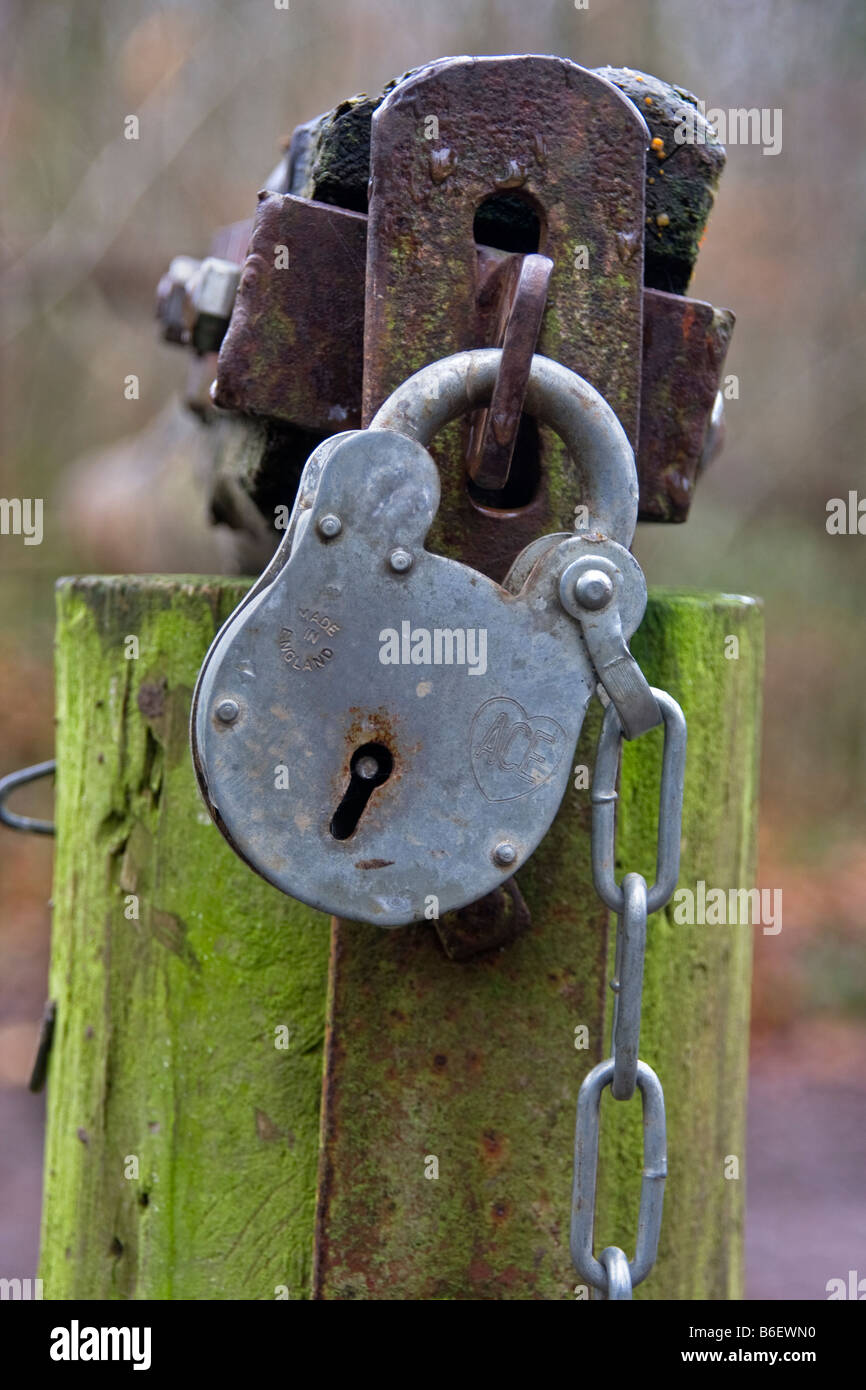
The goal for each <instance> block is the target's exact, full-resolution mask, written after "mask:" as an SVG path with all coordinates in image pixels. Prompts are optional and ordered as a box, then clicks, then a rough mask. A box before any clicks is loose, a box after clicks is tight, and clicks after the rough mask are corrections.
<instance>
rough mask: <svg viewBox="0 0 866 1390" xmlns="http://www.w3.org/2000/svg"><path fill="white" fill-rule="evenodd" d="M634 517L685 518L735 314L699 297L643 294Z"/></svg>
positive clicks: (659, 292)
mask: <svg viewBox="0 0 866 1390" xmlns="http://www.w3.org/2000/svg"><path fill="white" fill-rule="evenodd" d="M644 309H645V315H644V334H643V396H642V402H641V417H640V443H639V448H638V456H637V465H638V477H639V481H640V516H641V517H642V518H644V519H648V520H653V521H685V519H686V517H687V516H688V512H689V506H690V505H691V500H692V496H693V494H694V485H695V477H696V474H697V471H698V466H699V463H700V458H701V451H702V449H703V443H704V438H705V435H706V432H707V425H708V424H709V419H710V415H711V413H712V409H713V401H714V400H715V397H716V392H717V391H718V389H719V385H720V382H721V376H722V370H723V368H724V365H725V356H726V354H727V351H728V344H729V343H730V341H731V334H732V333H733V331H734V315H733V314H732V313H731V311H730V310H729V309H714V308H713V306H712V305H711V304H705V303H703V302H702V301H701V300H699V299H683V298H681V297H680V296H679V295H675V294H665V292H664V291H663V290H645V291H644Z"/></svg>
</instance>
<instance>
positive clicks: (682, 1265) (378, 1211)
mask: <svg viewBox="0 0 866 1390" xmlns="http://www.w3.org/2000/svg"><path fill="white" fill-rule="evenodd" d="M729 637H736V638H737V640H738V643H739V654H738V659H736V660H732V659H729V658H728V656H727V655H726V650H733V648H732V647H731V646H730V644H729V645H728V648H727V649H726V638H729ZM634 648H635V653H636V655H637V656H638V658H639V660H640V661H641V662H642V664H643V666H644V669H645V670H646V672H647V674H648V675H649V677H650V679H651V680H652V681H654V683H656V684H657V685H660V686H664V687H665V688H667V689H668V690H670V692H671V693H672V694H673V695H674V696H675V697H676V698H678V699H679V700H680V701H681V702H682V704H683V706H684V709H685V711H686V714H687V718H688V721H689V729H690V742H689V754H688V764H687V784H686V802H685V813H684V820H683V826H684V836H683V860H682V863H683V868H682V875H681V883H683V884H688V883H689V882H692V881H694V880H695V879H696V878H697V877H704V879H705V881H706V882H708V883H712V884H719V885H724V886H726V887H727V886H729V885H739V884H742V885H744V886H750V884H751V881H752V880H751V874H752V872H753V846H754V830H755V822H754V814H755V779H756V756H757V729H758V720H759V709H760V672H761V659H762V625H761V613H760V609H759V608H758V606H757V605H755V604H754V603H753V602H751V601H749V600H743V599H737V598H727V597H725V596H717V595H706V596H704V595H689V594H673V593H671V594H668V593H659V594H658V595H653V596H652V597H651V599H650V604H649V608H648V612H647V617H646V619H645V622H644V625H643V627H642V628H641V630H640V633H639V636H638V637H637V638H636V639H635V643H634ZM598 722H599V721H598V709H597V707H596V708H594V709H593V711H592V712H591V716H590V718H589V720H588V721H587V726H586V727H585V729H584V732H583V734H582V736H581V741H580V743H579V745H578V751H577V755H576V764H577V766H578V767H580V766H584V765H588V764H589V763H590V762H591V759H592V752H593V748H594V744H595V739H596V736H597V731H598ZM659 741H660V735H659V734H656V733H653V734H651V735H648V736H647V737H646V738H645V739H642V740H639V741H638V742H637V743H636V744H634V745H632V746H630V747H629V748H628V749H627V751H626V754H625V771H624V777H623V785H622V802H621V814H620V824H619V838H618V869H619V871H620V872H621V873H624V872H626V870H628V869H638V870H640V871H643V872H644V873H645V874H647V876H648V877H651V876H652V871H653V867H654V860H655V845H656V838H655V837H656V806H657V789H658V759H659V752H660V748H659ZM577 780H578V781H579V782H581V783H582V784H586V780H587V779H586V778H578V779H577ZM589 807H590V802H589V790H588V786H586V785H582V786H581V788H580V789H576V790H570V791H569V792H568V793H567V794H566V797H565V799H564V802H563V805H562V808H561V810H560V812H559V815H558V817H557V819H556V821H555V823H554V826H553V828H552V829H551V831H550V833H549V834H548V836H547V837H546V838H545V839H544V840H543V841H542V844H541V845H540V847H539V849H538V850H537V851H536V853H535V854H534V855H533V857H532V859H531V860H530V861H529V863H528V864H527V866H526V867H525V869H523V870H522V871H521V872H520V874H519V875H518V881H519V884H520V888H521V891H522V892H523V895H524V897H525V899H526V901H527V903H528V904H529V907H530V910H531V912H532V919H533V920H532V926H531V928H530V930H529V931H528V932H527V933H526V934H525V935H523V936H522V937H521V938H520V940H519V941H517V942H516V943H514V944H513V945H511V946H509V947H507V948H506V949H505V950H501V951H496V952H493V953H491V954H489V955H487V956H484V957H476V958H475V959H474V960H471V961H466V962H463V963H456V962H453V961H449V960H447V959H446V958H445V957H444V956H443V955H442V952H441V951H440V949H439V948H438V945H437V942H436V939H435V937H434V935H433V933H432V932H431V931H430V930H429V928H428V927H426V926H418V927H412V928H408V929H405V930H403V931H396V932H387V933H386V932H381V931H377V929H376V928H374V927H367V926H363V925H359V924H351V925H350V924H341V925H340V926H339V927H338V928H337V930H336V933H335V938H334V942H335V952H336V956H335V962H334V969H333V971H332V977H331V979H332V997H331V1000H330V1005H329V1020H328V1045H327V1061H326V1083H325V1084H326V1096H325V1106H324V1113H323V1152H322V1168H321V1176H320V1188H319V1211H318V1218H317V1259H316V1272H315V1296H316V1297H319V1298H326V1299H346V1298H376V1299H445V1300H448V1299H454V1298H476V1299H484V1300H487V1299H518V1300H521V1299H554V1300H559V1299H570V1298H573V1297H575V1290H576V1289H577V1291H578V1296H580V1293H581V1289H580V1286H579V1283H578V1280H577V1276H576V1275H575V1274H574V1271H573V1268H572V1265H571V1259H570V1255H569V1249H568V1234H569V1210H570V1195H571V1176H572V1154H573V1133H574V1114H575V1103H576V1098H577V1092H578V1089H579V1087H580V1083H581V1081H582V1080H583V1078H584V1076H585V1075H586V1073H587V1072H588V1071H589V1069H590V1068H591V1067H592V1066H593V1065H594V1064H595V1063H596V1062H597V1061H599V1060H600V1059H601V1058H602V1057H604V1056H607V1055H608V1052H609V1034H610V1024H609V1020H605V1018H604V1014H605V1009H606V1005H607V996H608V990H607V980H608V978H609V973H610V969H611V966H612V960H609V959H608V957H609V951H610V949H612V945H611V944H610V943H609V937H608V926H609V922H608V914H607V912H606V910H605V909H604V908H603V907H601V905H600V904H599V901H598V898H597V896H596V894H595V892H594V889H593V886H592V881H591V874H590V871H589V825H590V816H589ZM663 919H664V914H657V915H656V917H655V918H653V919H652V921H651V924H650V943H649V951H648V957H647V967H646V989H645V995H646V998H645V1005H644V1020H643V1033H642V1049H641V1050H642V1054H643V1055H644V1056H645V1057H646V1059H647V1060H648V1061H650V1062H651V1063H652V1064H653V1065H655V1066H656V1067H657V1068H658V1070H659V1071H660V1073H661V1076H662V1081H663V1084H664V1086H665V1089H666V1094H667V1098H668V1111H669V1117H670V1120H669V1135H670V1141H669V1142H670V1149H671V1179H670V1183H669V1192H668V1198H667V1204H666V1211H665V1221H664V1227H663V1237H662V1245H661V1254H660V1259H659V1264H658V1266H657V1268H656V1270H655V1271H654V1272H653V1274H652V1275H651V1276H650V1278H649V1279H648V1280H647V1282H646V1284H645V1285H642V1286H641V1288H640V1292H639V1296H641V1297H646V1298H650V1299H664V1298H670V1297H704V1298H728V1297H736V1296H738V1295H739V1293H740V1291H741V1263H742V1189H743V1171H744V1169H743V1128H744V1110H745V1068H746V1059H747V1054H748V1026H747V1021H748V1011H749V981H750V961H751V937H750V929H746V930H742V929H737V931H736V933H727V932H723V933H719V929H714V928H707V927H694V928H680V927H672V928H670V930H667V931H666V930H664V920H663ZM660 920H661V921H662V929H660V928H659V921H660ZM714 933H716V934H715V935H714ZM350 934H351V935H350ZM358 936H360V938H361V945H362V949H358V941H357V937H358ZM611 936H612V933H611ZM347 942H350V943H351V947H352V949H347ZM580 1029H585V1030H586V1033H585V1034H584V1035H583V1036H581V1033H580V1032H579V1031H576V1030H580ZM576 1043H581V1044H583V1043H585V1046H576V1045H575V1044H576ZM614 1109H615V1110H617V1112H618V1113H617V1114H615V1115H611V1111H612V1110H614ZM603 1116H604V1118H603V1126H602V1163H601V1169H600V1182H599V1205H598V1221H597V1240H596V1249H601V1248H602V1246H603V1245H604V1244H607V1243H609V1242H610V1241H613V1240H616V1241H618V1242H619V1243H621V1244H622V1245H623V1246H624V1247H625V1248H626V1250H627V1251H628V1252H629V1253H630V1254H632V1253H633V1249H634V1236H635V1232H636V1229H637V1197H638V1194H639V1190H640V1170H641V1157H640V1142H641V1123H640V1102H639V1100H635V1101H634V1103H632V1104H629V1105H619V1106H616V1104H615V1103H613V1102H610V1099H609V1097H606V1098H605V1103H604V1105H603ZM729 1155H735V1156H737V1158H738V1161H739V1164H740V1179H739V1180H731V1179H729V1178H727V1177H726V1176H725V1170H724V1162H723V1160H724V1159H725V1157H727V1156H729ZM583 1292H585V1290H584V1291H583Z"/></svg>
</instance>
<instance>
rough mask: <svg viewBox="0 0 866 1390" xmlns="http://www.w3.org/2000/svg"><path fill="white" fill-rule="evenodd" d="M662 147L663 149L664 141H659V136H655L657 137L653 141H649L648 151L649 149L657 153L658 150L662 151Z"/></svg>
mask: <svg viewBox="0 0 866 1390" xmlns="http://www.w3.org/2000/svg"><path fill="white" fill-rule="evenodd" d="M664 147H665V142H664V140H662V139H661V137H660V136H658V135H657V136H656V137H655V139H653V140H650V149H651V150H655V151H656V153H658V151H659V150H663V149H664Z"/></svg>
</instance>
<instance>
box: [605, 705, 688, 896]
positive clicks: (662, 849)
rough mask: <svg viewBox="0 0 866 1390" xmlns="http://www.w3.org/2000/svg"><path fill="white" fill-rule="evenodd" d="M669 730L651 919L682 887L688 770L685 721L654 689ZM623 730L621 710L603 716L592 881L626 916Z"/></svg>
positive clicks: (612, 708) (610, 709)
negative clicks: (621, 882) (621, 830)
mask: <svg viewBox="0 0 866 1390" xmlns="http://www.w3.org/2000/svg"><path fill="white" fill-rule="evenodd" d="M651 690H652V693H653V695H654V697H655V700H656V703H657V704H658V707H659V709H660V710H661V713H662V718H663V719H664V724H665V742H664V752H663V754H662V777H661V791H660V793H659V833H658V851H657V854H656V877H655V882H654V883H653V885H652V887H651V888H649V889H648V890H647V900H646V910H647V913H648V914H649V913H651V912H657V911H658V909H659V908H660V907H663V906H664V904H665V903H666V902H667V901H668V899H669V898H670V896H671V894H672V893H673V891H674V889H675V888H676V886H677V879H678V878H679V872H680V835H681V832H682V819H683V777H684V774H685V765H686V721H685V716H684V715H683V712H682V710H681V709H680V707H679V705H678V704H677V702H676V700H674V699H672V697H671V696H670V695H668V694H666V693H665V691H664V690H657V689H656V688H655V686H652V687H651ZM621 738H622V725H621V724H620V720H619V715H618V713H617V710H616V706H615V705H614V704H613V703H611V704H609V705H608V707H607V709H606V710H605V713H604V719H603V721H602V725H601V734H600V735H599V740H598V751H597V753H596V759H595V773H594V776H593V779H592V876H593V881H594V883H595V891H596V892H597V893H598V896H599V897H600V898H601V900H602V902H603V903H606V904H607V906H608V907H609V908H610V909H611V911H612V912H616V913H622V911H623V909H624V906H625V894H624V893H623V890H622V888H620V887H619V886H618V884H617V882H616V880H615V878H614V864H615V863H616V802H617V791H616V779H617V771H618V765H619V747H620V739H621Z"/></svg>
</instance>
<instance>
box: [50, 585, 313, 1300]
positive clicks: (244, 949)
mask: <svg viewBox="0 0 866 1390" xmlns="http://www.w3.org/2000/svg"><path fill="white" fill-rule="evenodd" d="M247 587H248V585H247V582H246V581H240V580H226V579H213V580H208V579H201V578H198V577H196V578H190V579H184V578H176V577H172V578H160V577H157V576H147V577H143V578H138V579H129V578H97V579H90V580H71V581H64V582H62V583H61V584H60V586H59V590H58V605H57V607H58V626H57V721H58V722H57V758H58V776H57V826H58V834H57V856H56V867H55V886H54V924H53V944H52V966H51V986H50V987H51V993H52V997H53V998H54V999H56V1001H57V1025H56V1031H55V1037H54V1046H53V1051H52V1056H51V1060H50V1069H49V1080H48V1087H49V1096H48V1133H47V1144H46V1164H45V1200H44V1210H43V1232H42V1256H41V1275H42V1278H43V1280H44V1285H45V1296H46V1298H50V1299H67V1298H86V1299H110V1298H121V1299H140V1298H158V1299H169V1298H170V1299H207V1298H216V1299H223V1298H225V1299H230V1298H244V1299H272V1298H274V1297H289V1298H303V1297H305V1296H306V1294H307V1292H308V1288H309V1277H310V1275H309V1267H310V1258H311V1231H312V1218H313V1206H314V1188H315V1169H316V1153H317V1131H318V1120H319V1095H320V1075H321V1049H322V1038H323V1025H324V998H325V989H326V972H327V949H328V948H327V939H328V928H327V919H326V918H324V917H323V916H322V915H321V914H318V913H315V912H313V911H311V910H310V909H308V908H306V907H303V906H302V905H301V904H299V903H296V902H293V901H291V900H290V899H288V898H285V897H283V896H282V895H281V894H280V893H278V892H277V891H276V890H275V889H274V888H272V887H270V886H269V885H268V884H266V883H265V882H263V881H262V880H261V879H259V878H257V877H256V875H255V874H253V873H252V872H251V871H250V870H249V869H248V868H247V867H246V866H245V865H244V864H243V863H242V862H241V861H240V860H239V859H238V858H236V856H235V855H234V854H233V853H232V851H231V850H230V849H229V847H228V846H227V845H226V844H225V842H224V841H223V840H222V838H221V837H220V835H219V832H218V831H217V829H216V827H215V826H214V825H213V824H212V823H211V820H210V817H209V815H208V814H207V812H206V810H205V808H204V806H203V805H202V803H201V801H200V799H199V795H198V791H197V788H196V784H195V778H194V775H193V770H192V765H191V761H190V755H189V747H188V734H187V725H188V719H189V701H190V696H191V692H192V686H193V683H194V681H195V677H196V673H197V671H198V667H199V665H200V664H201V661H202V658H203V657H204V654H205V651H206V650H207V647H208V645H209V643H210V641H211V640H212V638H213V636H214V633H215V631H216V629H217V628H218V627H219V625H220V624H221V622H222V621H223V620H224V619H225V618H226V617H227V616H228V614H229V613H230V612H231V611H232V609H233V608H234V607H235V606H236V604H237V603H238V602H239V600H240V598H241V597H242V596H243V594H244V593H245V592H246V589H247ZM133 637H134V638H136V639H137V643H138V656H137V659H136V657H135V656H130V658H129V659H127V656H126V653H128V652H132V651H133V650H134V648H133V646H132V645H131V644H130V642H129V641H128V639H129V638H133ZM136 914H137V915H136ZM280 1029H285V1030H286V1031H285V1032H280V1031H278V1030H280ZM284 1043H285V1044H287V1045H286V1046H282V1045H280V1046H278V1045H277V1044H284Z"/></svg>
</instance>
